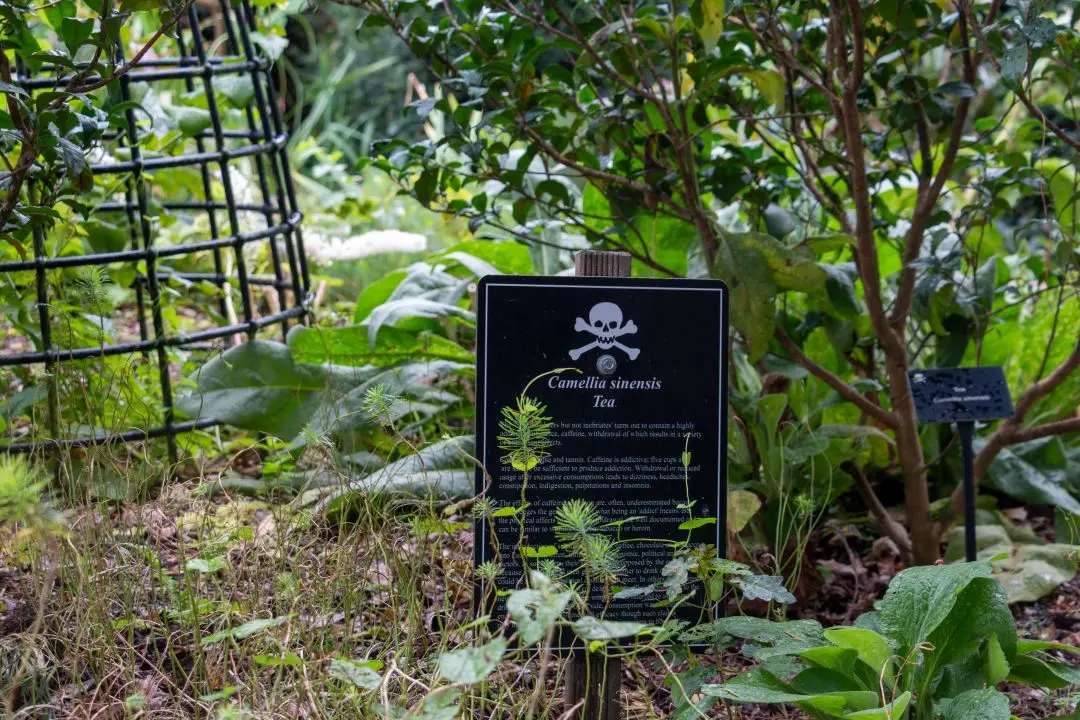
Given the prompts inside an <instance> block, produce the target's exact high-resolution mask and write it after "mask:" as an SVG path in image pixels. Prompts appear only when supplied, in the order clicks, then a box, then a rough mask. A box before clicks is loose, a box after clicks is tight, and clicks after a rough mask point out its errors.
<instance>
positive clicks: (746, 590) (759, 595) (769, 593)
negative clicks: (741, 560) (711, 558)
mask: <svg viewBox="0 0 1080 720" xmlns="http://www.w3.org/2000/svg"><path fill="white" fill-rule="evenodd" d="M731 584H732V585H734V586H736V587H737V588H739V590H741V591H742V594H743V597H745V598H746V599H747V600H764V601H765V602H780V603H784V604H791V603H793V602H795V596H794V595H792V594H791V593H790V592H788V589H787V588H786V587H784V578H783V577H781V576H779V575H738V576H736V577H733V578H731Z"/></svg>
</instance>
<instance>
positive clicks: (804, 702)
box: [701, 667, 878, 717]
mask: <svg viewBox="0 0 1080 720" xmlns="http://www.w3.org/2000/svg"><path fill="white" fill-rule="evenodd" d="M701 692H702V693H703V694H704V695H707V696H711V697H717V698H723V699H726V700H731V701H733V702H738V703H791V704H798V705H799V706H809V707H810V708H812V709H813V710H814V711H816V712H817V713H825V714H826V715H828V716H831V717H838V716H841V715H843V713H844V712H845V711H846V710H859V709H863V708H865V707H868V706H871V707H872V705H873V703H874V702H875V701H877V700H878V697H877V694H876V693H874V692H870V691H834V692H820V693H815V692H809V691H805V690H797V689H795V688H794V687H792V686H791V685H789V684H787V683H784V682H782V681H781V680H780V679H779V678H777V677H776V676H775V675H773V674H772V673H770V672H768V671H767V670H765V669H764V668H761V667H757V668H754V669H752V670H749V671H747V672H745V673H743V674H741V675H739V676H737V677H735V678H733V679H732V680H730V681H729V682H726V683H724V684H722V685H711V684H709V685H702V686H701Z"/></svg>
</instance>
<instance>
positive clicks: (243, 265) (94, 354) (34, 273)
mask: <svg viewBox="0 0 1080 720" xmlns="http://www.w3.org/2000/svg"><path fill="white" fill-rule="evenodd" d="M211 5H212V7H210V6H211ZM254 27H255V15H254V12H253V9H252V7H251V4H250V3H249V2H248V0H243V1H242V2H232V1H231V0H216V2H214V3H197V4H191V5H189V6H188V9H187V17H186V20H185V21H184V22H182V23H181V24H180V25H179V26H178V31H177V37H175V38H173V39H172V43H173V50H174V52H175V55H174V56H173V57H147V58H146V59H144V60H143V61H142V62H140V63H139V65H138V67H136V68H134V69H132V70H131V71H130V72H127V73H125V74H123V75H121V76H120V77H119V79H118V80H117V81H116V83H115V85H116V87H115V88H107V89H106V90H105V91H104V92H115V93H118V97H119V100H120V101H121V102H123V103H125V105H124V110H123V122H122V123H119V125H120V126H119V127H115V128H109V130H108V131H107V132H106V133H105V135H104V140H103V145H104V147H103V153H102V155H103V158H101V159H98V158H95V159H94V162H91V163H90V168H91V170H92V172H93V173H94V176H95V178H97V180H98V182H99V183H102V182H105V181H106V180H107V181H108V182H109V183H113V184H115V192H113V193H107V196H106V197H103V198H101V199H100V202H97V203H96V204H95V205H94V207H93V213H94V214H95V215H96V216H97V217H102V218H106V217H107V218H119V219H118V220H117V223H119V224H123V225H126V229H127V237H128V240H127V249H113V248H109V249H108V250H109V251H107V252H102V251H98V248H90V249H89V250H88V251H86V252H82V253H77V254H72V253H70V252H64V253H60V252H57V251H56V250H55V248H52V247H50V244H49V242H48V241H47V240H48V238H47V234H46V233H45V232H44V231H41V232H37V233H35V235H34V238H33V240H34V242H33V257H32V258H26V259H18V260H10V259H8V260H0V273H4V274H10V276H9V278H7V279H9V280H10V281H11V282H12V283H13V284H16V285H20V284H21V285H24V286H25V287H26V291H27V292H28V293H32V294H33V296H34V298H35V300H36V308H37V313H36V315H37V318H36V326H37V332H38V336H37V337H36V338H33V345H34V346H35V347H34V348H33V349H27V348H18V349H14V350H12V349H3V350H0V368H14V369H18V368H28V369H31V370H30V372H33V370H32V369H33V368H38V370H37V372H38V373H39V378H40V379H41V380H42V382H43V383H44V384H45V385H46V386H47V398H45V399H43V400H42V403H41V404H42V407H43V409H44V413H45V415H44V418H43V419H44V420H45V422H44V426H45V428H46V429H47V437H41V434H42V433H41V428H30V430H29V432H31V433H32V434H31V436H30V437H20V436H19V435H17V434H13V433H12V432H11V430H10V429H9V431H8V433H7V435H6V436H5V435H0V451H8V452H33V451H36V450H42V449H50V448H52V449H55V448H58V447H63V446H73V445H93V444H103V443H110V442H127V441H137V440H146V439H150V438H165V439H166V441H167V443H168V450H169V454H170V457H171V458H172V459H173V460H176V459H177V457H178V448H177V442H176V436H177V434H178V433H183V432H188V431H191V430H193V429H201V428H206V427H210V426H212V425H213V424H214V422H213V421H212V420H205V419H201V420H189V419H184V418H178V417H177V416H176V415H175V412H174V408H173V404H174V399H175V395H176V392H177V378H176V374H177V371H178V366H179V365H180V364H182V363H183V362H184V360H185V359H190V354H191V353H206V352H208V351H210V352H213V351H215V350H220V349H223V348H224V347H225V346H226V345H227V344H228V343H230V342H237V341H239V340H242V339H252V338H255V337H256V336H257V334H258V333H259V332H260V331H262V330H264V329H267V328H274V327H277V328H280V332H281V333H282V336H283V335H284V334H285V333H287V332H288V329H289V325H290V321H293V322H303V320H304V318H305V316H306V312H307V308H308V304H309V301H310V297H311V293H310V276H309V274H308V267H307V263H306V261H305V257H304V248H303V238H302V237H301V232H300V220H301V214H300V210H299V207H298V206H297V201H296V192H295V190H294V188H293V185H292V182H291V179H290V175H289V162H288V158H287V157H286V145H287V141H288V135H287V133H286V130H285V125H284V122H283V120H282V115H281V108H280V107H278V99H277V92H276V90H275V88H274V84H273V82H272V78H271V76H270V69H271V62H270V61H269V60H268V59H267V58H266V57H263V56H260V54H259V53H258V52H257V51H256V46H255V42H254V40H253V37H252V33H253V32H254ZM167 42H168V41H167V39H165V38H163V39H162V40H161V41H160V42H159V43H158V45H157V46H156V47H155V51H156V52H157V54H158V55H159V56H160V55H164V54H166V52H167V51H168V48H167V47H166V45H167ZM116 54H117V55H116V58H115V59H116V60H117V61H118V62H122V61H123V60H124V48H123V47H122V46H121V45H120V44H119V43H118V45H117V47H116ZM65 72H67V71H66V70H63V69H60V68H50V67H48V66H45V67H43V68H42V69H40V70H38V71H37V72H36V73H33V74H32V75H31V73H29V72H27V71H26V69H25V68H20V73H19V84H20V85H21V86H22V87H23V88H24V89H26V90H27V91H28V92H34V91H47V90H49V89H52V88H54V87H55V86H56V84H57V82H62V76H63V75H64V73H65ZM225 77H231V78H238V77H247V78H250V80H251V89H250V91H251V94H250V101H249V102H247V103H246V104H245V105H244V106H243V107H233V108H231V109H229V108H225V107H223V106H222V105H221V103H220V102H219V99H218V93H219V90H220V88H219V87H218V83H220V82H221V78H225ZM91 79H92V78H91ZM166 83H170V85H168V88H169V90H168V92H174V91H175V90H176V89H179V90H180V91H182V92H183V93H186V94H187V95H189V96H199V98H200V99H201V100H202V101H204V102H205V110H206V112H208V113H209V118H210V124H209V127H208V128H206V129H204V130H200V131H199V132H195V133H191V134H189V135H187V136H186V137H181V138H179V139H178V141H177V142H178V145H179V146H180V148H181V149H180V151H179V152H174V153H169V154H164V153H161V152H159V151H155V152H146V151H145V150H144V145H145V143H144V141H145V140H146V139H147V137H149V134H150V133H152V132H153V129H154V123H155V122H156V121H155V120H154V119H153V118H150V119H147V118H146V117H144V116H143V114H142V113H140V112H137V105H136V103H135V102H133V101H134V100H136V99H137V98H141V97H146V95H147V92H149V90H148V88H158V87H165V85H164V84H166ZM109 151H112V152H111V153H110V152H109ZM177 168H190V169H193V170H194V171H195V172H196V173H197V176H198V181H197V186H198V187H199V190H198V192H195V193H191V192H190V189H189V191H188V195H187V196H184V194H183V193H177V192H175V189H174V188H173V187H170V185H169V183H168V182H162V181H159V179H158V178H157V177H156V174H157V173H159V172H162V171H169V170H173V169H177ZM162 213H166V214H168V216H169V218H170V221H171V222H176V223H185V224H186V225H185V226H186V227H194V226H197V225H198V224H199V221H200V220H199V219H200V218H202V219H203V222H204V223H205V224H204V225H203V226H202V227H203V228H205V230H201V231H200V232H199V233H198V236H197V237H190V238H185V239H184V240H183V241H181V242H162V241H161V237H160V234H161V233H160V227H161V223H160V215H161V214H162ZM174 261H175V262H186V263H189V264H188V265H187V266H184V267H172V266H170V265H169V263H171V262H174ZM253 264H256V265H259V266H261V268H262V271H260V269H259V268H255V267H253V266H252V265H253ZM93 268H98V269H101V270H99V271H102V270H103V271H104V272H106V273H109V274H110V275H111V274H113V273H119V271H120V269H124V268H126V269H127V275H126V277H132V278H133V279H132V280H131V282H130V285H129V286H128V289H130V290H131V291H132V292H131V295H132V296H133V303H132V304H133V307H132V308H131V311H132V312H133V313H134V315H135V322H136V324H137V327H138V338H137V339H135V338H134V337H131V338H120V337H112V338H110V339H109V341H108V342H106V341H105V340H104V337H103V338H102V341H101V342H99V343H97V344H95V345H86V346H64V345H65V344H64V342H63V338H65V337H67V334H65V333H60V334H59V335H58V333H57V328H58V323H61V322H62V320H61V315H62V313H61V312H60V311H57V310H56V309H55V306H54V300H55V297H56V294H57V289H56V285H57V282H59V281H58V279H57V278H58V277H60V274H62V273H74V272H78V271H84V272H85V271H87V270H88V269H93ZM131 270H134V273H131V272H130V271H131ZM61 280H62V278H61ZM175 283H180V284H185V283H186V284H188V285H191V284H199V285H200V287H203V288H204V290H205V287H207V286H209V287H211V288H213V289H214V291H213V292H212V293H211V294H212V295H215V296H216V297H213V298H206V297H205V292H204V296H202V297H200V296H198V295H197V293H195V292H191V293H189V297H188V298H187V299H186V302H187V304H188V305H189V306H190V307H189V309H190V310H191V312H192V313H193V314H195V315H198V316H199V317H200V318H201V319H202V320H207V319H208V318H209V319H212V320H214V322H213V324H212V325H211V326H210V327H199V328H178V327H175V326H173V325H172V324H171V323H170V321H169V318H168V317H167V312H166V309H167V308H169V309H170V310H171V309H173V308H174V307H175V306H176V305H177V304H180V305H181V306H183V305H184V304H185V298H183V297H180V298H177V297H176V293H175V292H170V287H171V284H175ZM167 293H169V294H170V295H171V296H172V298H171V299H170V300H169V301H168V302H166V300H165V296H166V294H167ZM234 299H235V300H237V301H238V304H239V313H237V312H236V308H234V307H233V305H232V301H233V300H234ZM260 299H261V300H262V302H261V303H260V302H259V300H260ZM210 308H212V312H210ZM214 314H216V318H213V317H212V315H214ZM204 324H205V323H204ZM132 332H134V331H132ZM125 354H138V356H139V357H140V358H142V359H143V360H144V361H145V362H147V363H150V364H152V365H153V366H154V367H155V369H156V383H155V385H156V387H155V392H156V393H157V397H156V398H154V399H153V400H154V402H156V403H158V407H159V408H160V414H159V415H158V416H157V418H158V420H159V421H158V422H155V423H149V424H147V425H146V426H145V427H131V426H130V425H128V426H123V425H121V426H119V427H113V428H111V429H109V430H105V431H102V432H89V433H87V432H74V433H71V432H68V433H66V434H65V432H64V430H63V429H62V428H63V425H64V423H63V418H62V417H61V411H62V402H61V398H60V396H59V392H58V382H57V376H58V373H61V372H63V370H64V367H65V364H68V363H78V362H80V361H83V362H85V361H91V360H101V359H104V358H109V357H113V356H117V355H125Z"/></svg>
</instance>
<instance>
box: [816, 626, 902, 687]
mask: <svg viewBox="0 0 1080 720" xmlns="http://www.w3.org/2000/svg"><path fill="white" fill-rule="evenodd" d="M825 639H826V640H828V641H829V642H831V643H832V644H833V645H836V646H837V647H842V648H851V649H852V650H855V651H856V652H857V653H858V656H859V660H861V661H862V662H864V663H866V664H867V665H868V666H869V667H870V669H871V670H873V671H874V674H875V675H878V676H880V675H881V673H882V669H884V668H886V666H888V669H886V671H885V680H886V682H887V683H888V684H889V685H892V683H893V676H894V674H895V673H894V671H893V665H894V661H893V649H892V646H891V645H889V641H888V640H887V639H885V638H884V637H883V636H881V635H879V634H878V633H876V632H874V631H873V630H868V629H866V628H858V627H832V628H828V629H826V630H825Z"/></svg>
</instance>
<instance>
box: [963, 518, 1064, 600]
mask: <svg viewBox="0 0 1080 720" xmlns="http://www.w3.org/2000/svg"><path fill="white" fill-rule="evenodd" d="M975 537H976V549H977V553H978V558H979V559H980V560H991V559H993V558H995V557H997V556H1002V557H1001V558H1000V559H997V560H995V561H994V562H993V567H994V577H995V578H996V579H997V581H998V582H999V583H1000V584H1001V586H1002V587H1003V588H1004V589H1005V594H1006V597H1007V598H1008V601H1009V602H1010V603H1014V602H1034V601H1036V600H1038V599H1040V598H1043V597H1045V596H1046V595H1048V594H1049V593H1051V592H1053V591H1054V590H1055V589H1056V588H1058V587H1060V586H1061V585H1063V584H1065V583H1067V582H1069V581H1070V580H1072V579H1073V578H1074V577H1075V576H1076V573H1077V570H1078V567H1077V552H1078V551H1080V547H1078V546H1076V545H1064V544H1059V543H1058V544H1053V543H1046V542H1045V541H1043V540H1042V538H1040V537H1038V536H1036V535H1035V534H1034V533H1031V532H1030V531H1029V530H1027V529H1026V528H1022V527H1018V526H1016V525H1013V523H1011V522H1010V521H1009V520H1008V519H1007V518H1005V516H1003V515H1002V514H1001V513H999V512H991V511H988V510H981V509H980V510H979V511H978V512H977V514H976V525H975ZM963 557H964V531H963V528H959V527H958V528H954V529H953V531H952V533H951V534H950V536H949V546H948V549H947V550H946V551H945V560H946V561H947V562H955V561H959V560H961V559H962V558H963Z"/></svg>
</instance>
